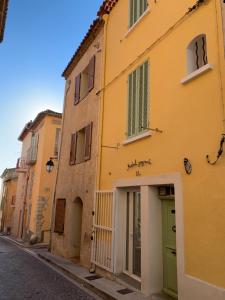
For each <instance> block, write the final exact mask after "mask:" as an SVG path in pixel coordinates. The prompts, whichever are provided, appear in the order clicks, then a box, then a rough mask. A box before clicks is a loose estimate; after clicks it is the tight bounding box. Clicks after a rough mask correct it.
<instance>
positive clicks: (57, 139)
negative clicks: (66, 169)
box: [54, 128, 61, 157]
mask: <svg viewBox="0 0 225 300" xmlns="http://www.w3.org/2000/svg"><path fill="white" fill-rule="evenodd" d="M60 138H61V129H60V128H56V130H55V145H54V156H57V157H58V155H59V147H60Z"/></svg>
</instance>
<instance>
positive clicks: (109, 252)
mask: <svg viewBox="0 0 225 300" xmlns="http://www.w3.org/2000/svg"><path fill="white" fill-rule="evenodd" d="M114 203H115V201H114V193H113V192H112V191H98V192H96V193H95V208H94V219H93V243H92V262H93V263H95V264H96V265H98V266H100V267H102V268H104V269H106V270H108V271H111V272H113V255H114V242H113V241H114Z"/></svg>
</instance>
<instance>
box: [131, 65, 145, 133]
mask: <svg viewBox="0 0 225 300" xmlns="http://www.w3.org/2000/svg"><path fill="white" fill-rule="evenodd" d="M146 129H148V61H146V62H145V63H144V64H143V65H141V66H140V67H138V68H137V69H136V70H135V71H133V72H132V73H131V74H130V75H129V78H128V134H127V135H128V137H132V136H135V135H138V134H140V133H142V132H143V131H146Z"/></svg>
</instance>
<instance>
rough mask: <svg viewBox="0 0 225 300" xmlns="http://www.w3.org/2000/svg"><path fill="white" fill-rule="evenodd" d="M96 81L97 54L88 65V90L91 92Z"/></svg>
mask: <svg viewBox="0 0 225 300" xmlns="http://www.w3.org/2000/svg"><path fill="white" fill-rule="evenodd" d="M94 81H95V56H93V57H92V59H91V60H90V62H89V65H88V91H89V92H90V91H91V90H92V89H93V88H94Z"/></svg>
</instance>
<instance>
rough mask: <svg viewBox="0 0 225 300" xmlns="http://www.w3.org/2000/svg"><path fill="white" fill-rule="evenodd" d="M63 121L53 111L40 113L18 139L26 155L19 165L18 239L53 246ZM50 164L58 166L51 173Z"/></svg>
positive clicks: (15, 225) (16, 211)
mask: <svg viewBox="0 0 225 300" xmlns="http://www.w3.org/2000/svg"><path fill="white" fill-rule="evenodd" d="M61 118H62V114H61V113H56V112H54V111H51V110H46V111H43V112H40V113H39V114H38V115H37V117H36V118H35V119H34V121H30V122H29V123H27V124H26V125H25V127H24V129H23V130H22V132H21V134H20V136H19V138H18V139H19V141H21V142H22V152H21V158H20V159H19V160H18V162H17V172H18V174H19V176H18V187H17V195H16V210H15V220H14V226H13V230H12V233H13V235H14V236H16V237H18V238H22V239H25V240H29V239H30V237H31V236H32V235H34V236H35V237H36V238H37V240H38V241H41V242H46V243H48V242H49V238H50V228H51V213H52V200H53V191H54V185H55V178H56V169H57V167H56V166H57V159H58V149H59V148H58V146H59V141H60V133H61ZM50 158H51V159H50ZM49 161H50V162H51V163H52V165H54V164H55V165H56V166H55V167H53V168H52V169H51V170H49V171H51V172H48V171H47V170H46V163H47V162H49Z"/></svg>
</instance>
